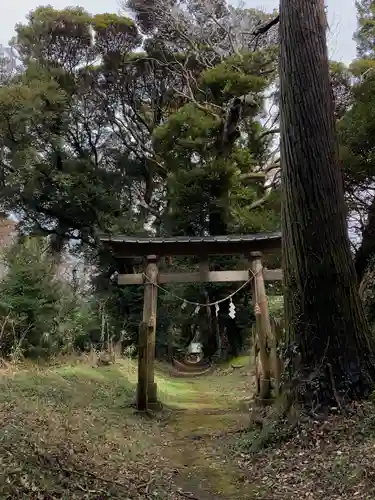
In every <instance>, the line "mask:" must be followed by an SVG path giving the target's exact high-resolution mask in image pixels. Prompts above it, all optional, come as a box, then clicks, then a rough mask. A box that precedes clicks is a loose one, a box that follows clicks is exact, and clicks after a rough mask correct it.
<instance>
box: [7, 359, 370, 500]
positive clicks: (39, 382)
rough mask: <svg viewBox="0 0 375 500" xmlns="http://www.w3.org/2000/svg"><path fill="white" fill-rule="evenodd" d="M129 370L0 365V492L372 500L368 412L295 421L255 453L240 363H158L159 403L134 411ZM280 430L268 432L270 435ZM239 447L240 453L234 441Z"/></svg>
mask: <svg viewBox="0 0 375 500" xmlns="http://www.w3.org/2000/svg"><path fill="white" fill-rule="evenodd" d="M135 380H136V367H135V365H134V363H132V362H125V361H121V362H119V363H116V364H115V365H113V366H110V367H102V368H94V367H92V366H90V364H89V363H87V362H86V363H77V362H76V363H65V364H63V365H61V366H55V367H49V368H43V369H37V368H35V367H31V366H29V367H23V368H22V367H17V368H14V367H13V368H10V369H2V370H1V371H0V499H2V500H7V499H9V500H10V499H30V500H32V499H38V500H55V499H64V500H75V499H90V500H94V499H95V500H106V499H111V498H117V499H122V500H135V499H149V500H151V499H153V500H155V499H159V500H184V499H190V500H242V499H243V500H256V499H260V500H286V499H291V500H292V499H299V498H301V499H302V498H303V499H310V500H327V499H329V500H354V499H355V500H373V499H374V498H375V462H374V460H373V456H374V451H375V408H374V405H373V404H371V403H366V404H363V405H359V406H358V408H357V411H356V412H354V413H353V414H352V415H351V416H346V417H343V416H340V415H337V416H336V417H335V416H332V418H330V419H328V420H327V421H325V422H324V423H319V422H315V423H310V424H309V426H308V427H306V429H304V428H300V429H299V430H298V432H295V433H294V435H292V436H291V437H290V438H289V439H288V440H287V441H286V442H284V443H273V446H272V447H271V448H269V449H266V450H263V451H261V452H259V453H258V454H257V455H256V457H251V456H249V454H248V453H247V452H246V450H245V448H244V451H243V453H238V450H239V449H240V448H241V444H243V445H247V444H248V443H249V442H250V440H251V435H250V434H247V435H245V436H243V437H239V435H238V434H237V433H236V431H238V430H239V429H241V428H245V427H246V425H247V423H248V418H249V415H248V411H247V410H246V398H247V397H248V396H249V394H250V392H251V387H250V377H249V374H248V373H247V372H246V370H244V371H241V370H234V371H233V372H232V373H227V374H226V373H221V374H215V375H207V376H205V377H202V378H198V379H182V378H178V379H176V378H172V377H169V376H168V372H167V371H165V369H164V368H163V367H160V369H159V370H158V377H157V383H158V389H159V394H160V397H161V400H162V401H163V403H164V404H165V409H164V411H163V412H161V413H160V414H158V416H157V417H156V418H150V417H147V416H141V415H139V414H136V412H135V411H134V408H133V407H132V405H131V403H133V401H134V390H135ZM278 439H279V436H278V435H276V436H275V441H277V440H278ZM234 442H236V451H237V452H236V453H233V449H232V448H231V447H232V445H233V443H234Z"/></svg>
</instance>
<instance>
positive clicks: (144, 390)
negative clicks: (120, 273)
mask: <svg viewBox="0 0 375 500" xmlns="http://www.w3.org/2000/svg"><path fill="white" fill-rule="evenodd" d="M158 273H159V270H158V265H157V257H156V255H149V256H147V261H146V267H145V271H144V274H145V276H144V300H143V317H142V322H141V324H140V327H139V361H138V386H137V409H138V410H140V411H144V410H147V408H148V405H149V404H156V403H157V386H156V383H155V370H154V363H155V344H156V314H157V293H158V288H157V286H156V285H154V283H157V281H158Z"/></svg>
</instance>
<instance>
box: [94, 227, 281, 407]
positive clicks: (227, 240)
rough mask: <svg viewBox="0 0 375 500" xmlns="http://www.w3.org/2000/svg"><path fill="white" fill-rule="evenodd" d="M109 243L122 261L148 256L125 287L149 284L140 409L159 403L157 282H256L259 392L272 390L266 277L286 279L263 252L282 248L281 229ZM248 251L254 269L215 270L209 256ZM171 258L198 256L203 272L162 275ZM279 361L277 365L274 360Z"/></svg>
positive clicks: (106, 239) (125, 278)
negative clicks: (266, 264)
mask: <svg viewBox="0 0 375 500" xmlns="http://www.w3.org/2000/svg"><path fill="white" fill-rule="evenodd" d="M100 241H101V242H102V244H103V246H104V247H105V248H106V249H107V250H110V251H111V253H112V255H113V256H114V258H115V259H116V260H119V261H121V259H124V258H130V257H144V258H145V268H144V272H143V273H138V274H120V275H119V276H118V284H119V285H141V284H143V285H144V303H143V318H142V322H141V324H140V328H139V346H138V387H137V408H138V409H139V410H146V409H147V408H148V407H149V404H156V403H157V387H156V383H155V369H154V361H155V340H156V315H157V292H158V287H157V286H156V284H160V285H161V284H167V283H204V282H210V283H219V282H246V281H248V280H249V278H251V276H253V277H254V279H253V280H252V297H253V303H254V307H256V308H257V309H258V310H257V311H256V313H257V314H256V320H257V321H256V333H257V338H258V349H259V355H260V363H261V374H260V380H259V381H258V384H257V385H258V391H259V393H260V397H262V393H266V392H267V391H268V388H269V385H270V375H271V372H273V369H272V367H275V366H276V360H274V361H273V360H272V359H271V360H270V359H269V349H268V348H267V346H268V345H269V342H270V339H271V337H272V332H271V325H270V319H269V314H268V303H267V297H266V292H265V286H264V281H274V280H281V279H282V272H281V270H280V269H276V270H270V269H263V267H262V261H261V256H262V252H265V253H267V252H272V251H275V250H276V251H277V250H280V249H281V233H279V232H277V233H258V234H248V235H240V236H237V235H228V236H204V237H169V238H161V237H158V238H137V237H131V236H122V235H116V236H104V235H103V236H101V237H100ZM213 255H244V256H245V257H246V258H247V260H248V261H249V267H248V269H245V270H239V271H237V270H236V271H210V268H209V260H208V259H209V256H213ZM166 256H198V257H199V258H200V269H199V272H188V273H159V270H158V264H157V263H158V259H159V258H160V257H166ZM274 363H275V364H274Z"/></svg>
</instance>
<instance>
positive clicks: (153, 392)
mask: <svg viewBox="0 0 375 500" xmlns="http://www.w3.org/2000/svg"><path fill="white" fill-rule="evenodd" d="M147 395H148V402H149V403H150V404H155V403H157V402H158V388H157V385H156V383H155V382H153V383H152V384H149V385H148V390H147Z"/></svg>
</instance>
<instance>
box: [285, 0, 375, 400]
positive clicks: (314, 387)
mask: <svg viewBox="0 0 375 500" xmlns="http://www.w3.org/2000/svg"><path fill="white" fill-rule="evenodd" d="M280 43H281V48H280V50H281V53H280V86H281V159H282V181H283V208H282V230H283V260H284V262H283V268H284V285H285V292H284V293H285V295H284V299H285V315H286V318H285V319H286V325H287V332H286V339H287V342H286V345H287V348H286V357H287V358H288V360H289V363H287V367H288V366H289V370H287V373H289V374H290V375H291V377H290V378H289V380H288V382H289V384H290V383H291V380H292V381H293V382H294V383H293V384H292V387H294V391H292V394H293V395H294V396H295V397H296V398H298V399H299V400H300V402H301V403H303V404H305V405H306V406H309V407H314V408H326V407H327V406H329V405H331V404H334V405H336V406H337V404H341V401H345V400H346V398H347V399H354V398H357V397H362V396H364V395H367V394H368V393H369V391H371V390H372V387H373V383H372V376H373V375H374V374H375V370H374V352H375V351H374V342H373V340H372V337H370V335H369V329H368V326H367V322H366V318H365V316H364V311H363V307H362V304H361V302H360V298H359V295H358V290H357V280H356V273H355V269H354V263H353V259H352V256H351V253H350V247H349V238H348V231H347V222H346V217H345V213H346V209H345V202H344V191H343V182H342V176H341V172H340V169H339V164H338V158H337V143H336V132H335V121H334V106H333V95H332V90H331V85H330V79H329V72H328V55H327V43H326V17H325V11H324V3H323V0H280Z"/></svg>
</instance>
